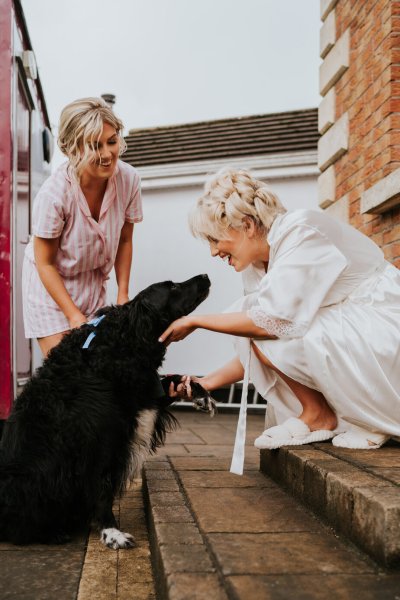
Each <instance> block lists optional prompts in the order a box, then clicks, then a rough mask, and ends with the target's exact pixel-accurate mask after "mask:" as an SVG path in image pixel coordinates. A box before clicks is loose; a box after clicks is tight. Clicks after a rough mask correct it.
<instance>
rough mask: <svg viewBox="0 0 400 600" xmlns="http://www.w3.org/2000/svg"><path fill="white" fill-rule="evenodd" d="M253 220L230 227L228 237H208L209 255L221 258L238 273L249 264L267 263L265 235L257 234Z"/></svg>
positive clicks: (267, 249) (267, 247)
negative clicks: (234, 227)
mask: <svg viewBox="0 0 400 600" xmlns="http://www.w3.org/2000/svg"><path fill="white" fill-rule="evenodd" d="M257 234H258V232H257V231H256V229H255V226H254V223H253V221H250V222H249V223H248V224H246V225H244V226H243V229H240V230H237V229H233V228H230V230H229V238H227V239H222V240H214V239H212V238H209V244H210V251H211V256H213V257H217V256H219V258H222V260H226V261H227V263H228V264H229V265H230V266H231V267H233V268H234V269H235V271H237V272H238V273H239V272H241V271H243V270H244V269H246V268H247V267H248V266H249V265H250V264H252V263H257V262H260V261H261V262H263V263H267V262H268V258H269V245H268V242H267V240H266V237H265V236H259V235H257Z"/></svg>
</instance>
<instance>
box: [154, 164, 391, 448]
mask: <svg viewBox="0 0 400 600" xmlns="http://www.w3.org/2000/svg"><path fill="white" fill-rule="evenodd" d="M191 226H192V231H193V232H194V233H195V235H197V236H200V237H203V238H206V239H208V241H209V242H210V245H211V252H212V254H213V256H219V257H221V258H224V259H226V258H228V262H229V264H230V265H231V266H233V267H234V268H235V269H236V271H242V274H243V282H244V287H245V295H244V297H243V298H241V299H239V300H238V301H237V302H236V303H235V304H234V305H233V306H231V307H230V308H229V309H228V311H229V312H225V313H224V314H222V315H189V316H188V317H183V318H182V319H179V320H178V321H175V322H174V323H172V324H171V325H170V327H169V328H168V329H167V330H166V332H165V333H164V334H163V336H162V337H161V339H162V341H166V343H169V342H171V341H178V340H179V339H183V338H184V337H186V335H188V334H189V333H190V332H191V331H193V330H194V329H196V328H198V327H200V328H204V329H209V330H212V331H218V332H222V333H230V334H232V335H234V336H235V347H236V350H237V354H238V359H234V361H231V363H229V364H228V365H226V366H225V367H223V368H222V369H219V370H218V371H216V372H215V373H212V374H210V375H208V376H205V377H203V378H201V379H199V381H201V383H202V385H203V386H204V387H206V388H207V389H209V390H212V389H215V388H216V387H219V386H221V385H222V384H224V383H230V382H232V381H235V380H236V381H237V380H240V379H242V378H243V372H244V365H246V361H247V359H248V354H249V352H251V357H250V380H251V381H252V382H253V383H254V385H255V387H256V389H257V391H258V392H259V393H260V394H261V395H262V396H263V397H264V398H265V399H266V400H267V402H268V406H267V419H266V426H267V429H266V430H265V431H264V432H263V433H262V434H261V435H260V437H259V438H257V440H256V441H255V445H256V446H257V447H259V448H278V447H280V446H283V445H291V444H296V445H298V444H304V443H309V442H312V441H321V440H323V439H330V438H333V444H334V445H336V446H342V447H348V448H366V449H370V448H378V447H380V446H381V445H382V444H383V443H384V442H385V441H386V440H387V439H389V437H400V272H399V271H398V269H396V268H395V267H394V266H393V265H391V264H390V263H388V262H387V261H385V259H384V256H383V253H382V251H381V250H380V249H379V247H378V246H377V245H376V244H374V242H372V241H371V240H370V239H369V238H368V237H366V236H365V235H363V234H362V233H360V232H359V231H358V230H356V229H354V228H353V227H351V226H349V225H346V224H344V223H341V222H339V221H337V220H335V219H332V218H330V217H329V216H328V215H326V214H325V213H323V212H320V211H314V210H295V211H292V212H286V211H285V209H284V208H283V207H282V205H281V204H280V203H279V200H278V199H277V198H276V196H275V195H274V194H273V193H272V192H271V191H270V190H268V189H267V188H266V186H265V184H264V183H263V182H260V181H257V180H255V179H253V178H252V177H251V175H250V174H249V173H247V172H245V171H225V172H223V173H221V174H219V175H218V176H217V177H216V178H215V179H214V180H212V181H211V182H210V183H209V184H208V186H207V187H206V192H205V195H204V196H203V197H202V198H201V199H200V200H199V202H198V205H197V207H196V209H195V210H194V212H193V213H192V215H191ZM249 338H250V343H249Z"/></svg>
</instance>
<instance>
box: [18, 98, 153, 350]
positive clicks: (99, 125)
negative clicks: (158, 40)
mask: <svg viewBox="0 0 400 600" xmlns="http://www.w3.org/2000/svg"><path fill="white" fill-rule="evenodd" d="M122 131H123V125H122V122H121V121H120V120H119V119H118V118H117V117H116V116H115V115H114V113H113V111H112V110H111V109H110V108H109V107H108V106H107V104H106V103H105V102H104V101H103V100H102V99H101V98H83V99H80V100H76V101H75V102H72V103H71V104H68V105H67V106H66V107H65V108H64V110H63V111H62V113H61V119H60V128H59V137H58V144H59V146H60V148H61V150H62V151H63V153H64V154H65V155H66V156H67V157H68V162H66V163H64V164H62V165H61V166H60V167H59V168H58V169H57V170H56V171H55V173H53V174H52V175H51V176H50V177H49V178H48V179H47V180H46V182H45V183H44V185H43V186H42V188H41V189H40V191H39V193H38V194H37V196H36V198H35V201H34V206H33V223H32V233H33V235H32V239H31V241H30V242H29V244H28V245H27V248H26V252H25V259H24V266H23V275H22V277H23V312H24V325H25V335H26V337H27V338H37V340H38V342H39V346H40V349H41V351H42V353H43V355H44V356H45V355H47V353H48V352H49V351H50V350H51V348H53V347H54V346H55V345H56V344H58V342H59V341H60V340H61V338H62V336H63V335H64V334H65V333H67V332H68V331H69V330H70V329H72V328H74V327H79V326H80V325H82V323H85V322H86V321H87V320H88V318H89V317H90V316H91V315H93V313H94V312H95V311H96V310H98V309H99V308H100V307H102V306H104V304H105V303H106V281H107V279H109V273H110V271H111V270H112V268H113V267H114V268H115V273H116V279H117V285H118V296H117V303H118V304H122V303H124V302H127V301H128V299H129V298H128V288H129V277H130V271H131V263H132V235H133V227H134V223H137V222H139V221H141V220H142V218H143V216H142V203H141V194H140V179H139V175H138V173H137V171H136V170H135V169H134V168H133V167H132V166H130V165H128V164H126V163H124V162H122V161H121V160H119V156H120V154H121V153H122V152H123V150H124V149H125V142H124V139H123V137H122Z"/></svg>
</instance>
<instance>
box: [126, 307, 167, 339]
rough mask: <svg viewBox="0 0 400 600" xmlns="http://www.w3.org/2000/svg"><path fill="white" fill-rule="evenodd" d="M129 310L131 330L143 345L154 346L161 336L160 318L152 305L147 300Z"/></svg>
mask: <svg viewBox="0 0 400 600" xmlns="http://www.w3.org/2000/svg"><path fill="white" fill-rule="evenodd" d="M128 310H129V329H130V330H131V331H134V332H135V337H136V338H138V339H139V341H140V342H142V343H143V344H146V345H148V344H152V343H154V342H155V341H157V339H158V336H159V335H160V333H161V332H160V329H162V327H161V324H160V316H159V314H158V313H157V311H156V310H155V308H154V307H153V306H151V304H149V303H147V302H146V301H145V300H140V301H136V302H134V303H133V304H132V305H131V306H129V308H128Z"/></svg>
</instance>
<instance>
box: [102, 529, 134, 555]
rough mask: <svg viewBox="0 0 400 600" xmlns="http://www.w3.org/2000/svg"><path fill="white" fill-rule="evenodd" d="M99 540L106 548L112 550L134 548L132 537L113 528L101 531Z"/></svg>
mask: <svg viewBox="0 0 400 600" xmlns="http://www.w3.org/2000/svg"><path fill="white" fill-rule="evenodd" d="M100 539H101V541H102V543H103V544H104V545H105V546H107V548H112V549H113V550H118V548H133V547H134V546H136V541H135V538H134V537H133V535H131V534H130V533H124V532H123V531H120V530H119V529H115V527H109V528H107V529H102V531H101V537H100Z"/></svg>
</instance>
